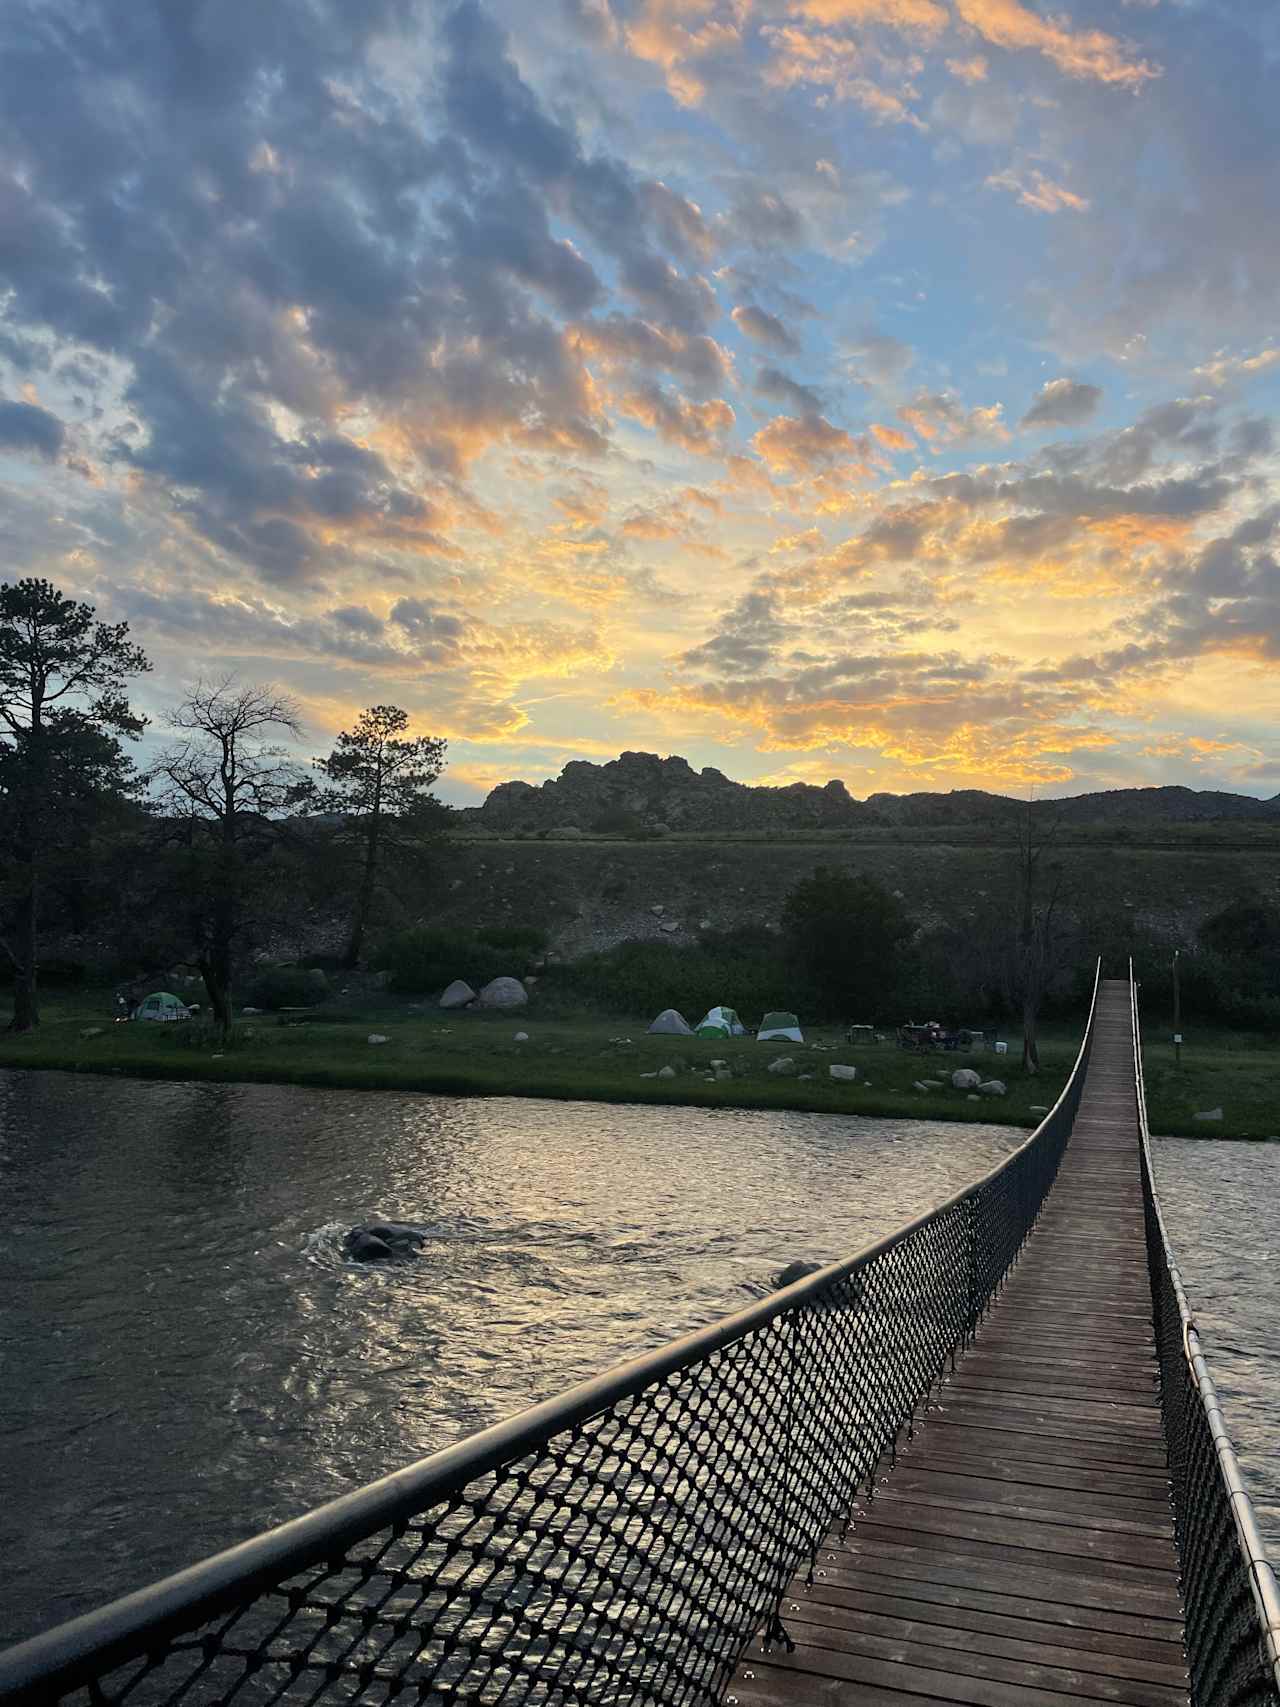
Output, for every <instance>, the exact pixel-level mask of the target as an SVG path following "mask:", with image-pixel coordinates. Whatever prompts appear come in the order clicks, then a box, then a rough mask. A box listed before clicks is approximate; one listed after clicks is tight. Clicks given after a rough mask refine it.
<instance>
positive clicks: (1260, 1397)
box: [1152, 1138, 1280, 1563]
mask: <svg viewBox="0 0 1280 1707" xmlns="http://www.w3.org/2000/svg"><path fill="white" fill-rule="evenodd" d="M1152 1149H1153V1156H1152V1160H1153V1164H1154V1167H1155V1175H1156V1190H1157V1191H1158V1192H1159V1194H1160V1201H1161V1205H1162V1207H1163V1209H1164V1217H1165V1224H1166V1226H1167V1227H1168V1230H1169V1238H1170V1241H1171V1242H1172V1244H1173V1247H1174V1251H1175V1253H1176V1255H1177V1258H1178V1266H1179V1267H1180V1268H1181V1270H1182V1279H1183V1283H1184V1284H1185V1286H1186V1288H1187V1292H1188V1295H1189V1297H1190V1300H1191V1308H1192V1311H1193V1312H1194V1314H1195V1318H1196V1322H1197V1325H1198V1326H1199V1328H1200V1337H1201V1339H1202V1341H1203V1342H1204V1347H1205V1354H1206V1357H1207V1358H1208V1362H1209V1368H1210V1370H1211V1372H1212V1374H1213V1379H1214V1385H1215V1386H1216V1387H1217V1389H1218V1396H1219V1398H1220V1399H1221V1400H1222V1409H1223V1415H1224V1416H1225V1417H1226V1419H1227V1427H1228V1429H1229V1430H1230V1433H1231V1438H1232V1440H1233V1441H1234V1443H1235V1447H1236V1451H1237V1452H1238V1453H1239V1455H1240V1466H1241V1469H1242V1471H1243V1473H1244V1478H1245V1484H1246V1486H1247V1487H1248V1489H1249V1493H1250V1496H1251V1498H1252V1500H1253V1503H1254V1508H1255V1510H1256V1512H1257V1515H1258V1523H1259V1526H1260V1528H1261V1529H1262V1533H1263V1537H1264V1539H1265V1541H1266V1543H1267V1548H1268V1551H1269V1552H1270V1554H1271V1557H1272V1559H1273V1560H1274V1561H1276V1562H1277V1563H1280V1144H1224V1143H1222V1142H1221V1141H1216V1142H1215V1141H1214V1140H1212V1139H1204V1138H1158V1139H1156V1140H1154V1142H1153V1146H1152Z"/></svg>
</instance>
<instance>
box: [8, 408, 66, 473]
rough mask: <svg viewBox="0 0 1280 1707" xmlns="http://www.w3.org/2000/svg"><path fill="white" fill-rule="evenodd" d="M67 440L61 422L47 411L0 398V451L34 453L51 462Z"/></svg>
mask: <svg viewBox="0 0 1280 1707" xmlns="http://www.w3.org/2000/svg"><path fill="white" fill-rule="evenodd" d="M65 438H66V429H65V428H64V427H63V425H62V422H61V421H60V420H59V419H58V417H57V416H56V415H52V414H50V413H49V411H48V410H47V409H41V408H40V407H39V405H38V404H35V403H14V402H9V401H7V400H5V399H3V398H0V450H28V451H35V452H36V454H37V455H39V456H44V457H48V458H49V459H50V460H52V459H53V458H54V457H56V456H57V455H58V452H59V451H60V450H61V449H62V445H63V441H64V439H65Z"/></svg>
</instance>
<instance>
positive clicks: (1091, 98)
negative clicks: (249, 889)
mask: <svg viewBox="0 0 1280 1707" xmlns="http://www.w3.org/2000/svg"><path fill="white" fill-rule="evenodd" d="M0 40H2V41H3V49H4V51H3V53H0V83H2V84H3V100H2V101H0V127H3V137H4V148H3V157H2V159H0V293H2V300H3V305H4V315H3V319H2V320H0V536H2V537H3V540H4V553H3V558H2V560H0V578H6V579H12V578H15V577H16V576H18V575H41V576H45V577H47V578H48V579H50V580H52V581H54V582H56V583H57V584H58V585H59V586H60V587H61V588H63V589H64V590H66V591H67V592H70V593H74V594H76V595H77V596H80V597H84V598H87V599H90V600H91V601H92V602H93V603H94V604H96V605H97V607H98V609H99V612H100V614H101V615H102V616H103V617H104V618H105V619H107V620H111V621H118V620H121V619H127V620H128V622H129V623H130V625H131V629H132V633H133V637H134V638H135V639H136V640H137V641H138V642H139V643H140V644H141V645H142V646H144V647H145V648H146V650H147V652H148V653H149V654H150V656H151V657H152V658H153V660H154V661H155V664H156V670H155V673H154V675H153V676H151V677H150V678H148V680H147V681H146V683H145V685H144V688H143V690H142V691H141V692H140V694H139V696H138V698H139V703H140V704H141V705H142V707H143V709H145V710H146V711H147V713H148V714H149V715H150V716H151V717H152V718H153V720H154V721H155V723H156V724H157V725H162V724H163V720H164V716H165V713H166V710H167V709H168V708H169V707H170V706H171V705H172V704H173V702H174V701H175V699H176V698H177V696H178V693H179V689H180V687H181V685H182V683H184V682H185V681H188V680H190V679H191V678H192V676H193V675H195V674H196V673H198V672H200V671H202V670H203V671H206V672H211V671H214V670H225V669H234V670H236V671H238V672H240V673H241V674H242V675H244V676H245V677H246V678H248V679H250V680H269V681H274V682H276V683H278V684H279V685H280V686H281V687H283V688H285V689H288V690H289V691H291V692H292V693H293V694H295V695H296V697H297V698H298V700H299V702H300V704H301V706H302V709H303V717H304V721H305V724H306V727H307V732H308V744H309V746H310V747H312V748H313V749H314V750H316V751H320V750H323V749H324V748H326V747H327V746H328V745H329V743H330V740H331V737H332V735H333V734H334V732H335V731H336V730H337V729H339V728H341V727H343V726H344V724H346V723H349V721H350V720H351V718H352V717H353V715H354V714H355V712H356V711H357V710H358V709H359V708H360V707H362V706H366V705H370V704H373V703H377V702H386V701H394V702H396V703H398V704H401V705H403V706H405V707H406V708H407V709H408V710H409V711H410V713H411V716H412V719H413V726H414V729H415V731H416V732H421V733H431V734H435V735H442V736H445V737H447V738H448V740H449V743H450V764H449V770H448V772H447V775H446V779H445V786H444V788H443V793H444V795H445V797H446V798H449V799H451V800H453V801H454V802H456V803H472V802H475V801H477V800H478V799H480V798H482V797H483V795H484V793H485V792H486V791H487V790H488V788H490V787H491V786H492V785H493V784H494V783H496V782H499V781H503V780H506V779H508V778H513V777H519V778H524V779H525V780H528V781H533V782H537V781H540V780H542V779H543V778H545V777H548V776H551V775H554V774H556V773H557V772H558V771H559V770H560V768H561V766H562V765H563V764H564V762H565V761H566V760H567V759H570V758H574V757H588V758H607V757H612V756H615V755H616V754H617V753H618V752H620V751H621V750H624V749H636V748H639V749H644V750H648V751H658V752H662V753H672V752H674V753H681V754H683V755H685V756H686V757H687V758H689V760H690V761H691V763H693V764H694V765H695V766H699V765H715V766H717V767H718V768H719V769H721V770H723V771H725V772H726V773H727V774H728V775H730V776H732V777H735V778H737V779H739V780H742V781H769V782H772V783H785V782H792V781H798V780H802V781H816V782H825V781H826V780H827V779H828V778H830V777H839V778H842V779H843V780H844V781H845V782H846V784H847V785H848V787H849V789H850V791H851V792H852V793H854V794H855V795H858V796H864V795H866V794H869V793H872V792H875V791H880V790H899V791H900V790H912V789H920V788H924V789H948V788H956V787H989V788H995V789H1000V790H1004V791H1009V792H1025V791H1027V790H1032V789H1034V790H1036V791H1037V792H1039V793H1045V794H1076V793H1081V792H1084V791H1085V790H1087V789H1094V788H1106V787H1120V786H1130V785H1135V784H1143V783H1166V782H1178V783H1189V784H1191V785H1193V786H1196V787H1205V788H1209V787H1218V788H1229V789H1235V790H1239V791H1241V792H1246V793H1254V794H1259V795H1271V794H1275V793H1276V792H1277V790H1280V735H1278V734H1277V726H1278V725H1277V719H1278V716H1280V677H1278V676H1277V671H1276V667H1275V666H1276V661H1277V656H1278V655H1280V569H1278V568H1277V562H1276V557H1275V555H1274V552H1275V545H1276V533H1277V527H1278V526H1280V450H1278V449H1277V444H1276V440H1275V437H1274V434H1273V427H1272V419H1271V417H1272V414H1273V412H1274V408H1275V403H1276V400H1277V397H1280V317H1278V315H1277V307H1276V304H1277V293H1276V280H1277V277H1280V126H1278V125H1277V123H1276V121H1275V94H1274V67H1275V60H1276V57H1277V55H1278V54H1280V21H1278V17H1277V14H1276V13H1275V12H1274V11H1273V10H1272V9H1271V8H1269V7H1265V6H1261V5H1257V4H1251V3H1246V0H1055V3H1053V4H1044V5H1037V4H1034V3H1033V0H1026V3H1023V0H546V3H545V4H529V3H528V0H461V3H453V0H422V3H416V0H362V3H360V4H358V5H352V4H348V3H347V0H272V3H269V4H265V5H264V4H261V3H256V4H249V3H248V0H223V3H222V4H220V5H218V6H190V7H185V6H184V7H178V8H160V7H155V6H152V5H150V4H137V5H133V4H130V5H126V6H124V7H113V6H108V5H107V4H106V3H105V0H15V3H14V4H11V5H10V6H8V7H7V8H6V10H5V16H4V19H3V21H0Z"/></svg>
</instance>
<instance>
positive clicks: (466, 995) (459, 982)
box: [440, 978, 476, 1008]
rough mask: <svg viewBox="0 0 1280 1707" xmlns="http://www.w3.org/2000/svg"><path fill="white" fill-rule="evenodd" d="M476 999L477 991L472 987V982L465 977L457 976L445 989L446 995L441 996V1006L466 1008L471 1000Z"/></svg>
mask: <svg viewBox="0 0 1280 1707" xmlns="http://www.w3.org/2000/svg"><path fill="white" fill-rule="evenodd" d="M475 999H476V993H475V991H474V990H473V989H472V988H471V986H470V984H468V983H467V982H466V980H465V979H462V978H455V979H454V981H453V983H452V984H450V986H449V988H448V989H447V990H446V991H445V993H444V995H443V996H441V998H440V1006H441V1007H442V1008H465V1007H466V1006H467V1005H468V1004H469V1003H470V1002H474V1001H475Z"/></svg>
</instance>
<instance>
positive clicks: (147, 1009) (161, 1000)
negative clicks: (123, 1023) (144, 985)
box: [133, 990, 191, 1019]
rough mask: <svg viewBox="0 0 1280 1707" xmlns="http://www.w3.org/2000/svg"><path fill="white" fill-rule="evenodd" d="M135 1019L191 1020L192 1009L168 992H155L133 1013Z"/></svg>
mask: <svg viewBox="0 0 1280 1707" xmlns="http://www.w3.org/2000/svg"><path fill="white" fill-rule="evenodd" d="M133 1017H134V1019H190V1018H191V1009H190V1008H189V1007H188V1006H187V1005H186V1003H185V1002H180V1001H179V1000H178V998H177V996H175V995H172V994H171V993H170V992H169V991H168V990H153V991H152V992H151V994H150V995H149V996H144V997H143V998H142V1000H141V1001H140V1002H139V1003H138V1005H137V1007H136V1008H135V1009H134V1012H133Z"/></svg>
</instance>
